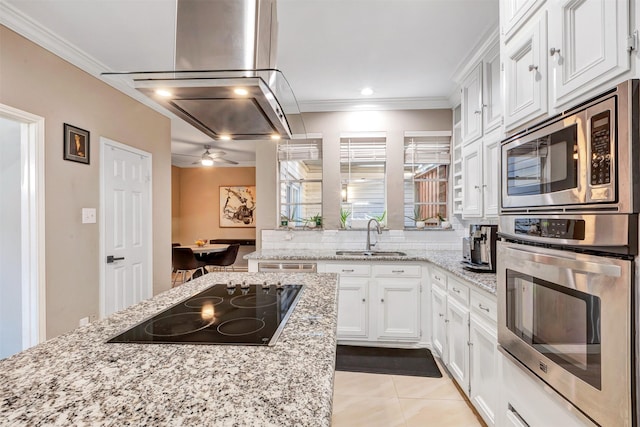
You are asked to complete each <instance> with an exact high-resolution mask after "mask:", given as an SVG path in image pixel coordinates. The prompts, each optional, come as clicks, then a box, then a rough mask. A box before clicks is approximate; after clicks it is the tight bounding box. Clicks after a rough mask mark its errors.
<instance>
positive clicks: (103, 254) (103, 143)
mask: <svg viewBox="0 0 640 427" xmlns="http://www.w3.org/2000/svg"><path fill="white" fill-rule="evenodd" d="M109 147H113V148H118V149H120V150H125V151H129V152H131V153H135V154H138V155H140V156H143V157H145V158H146V159H147V161H148V162H149V181H148V183H149V188H148V191H149V209H147V217H146V218H143V219H142V222H143V223H144V224H146V226H147V230H146V231H147V233H146V235H147V238H146V242H145V244H146V245H147V260H148V263H147V284H146V287H147V290H150V291H151V292H150V295H153V234H152V231H153V173H152V166H153V156H152V154H151V153H149V152H147V151H143V150H140V149H138V148H134V147H131V146H129V145H126V144H123V143H121V142H117V141H114V140H112V139H109V138H105V137H103V136H101V137H100V214H99V218H100V220H99V226H100V258H99V259H100V318H101V319H102V318H104V313H105V312H106V309H105V303H106V298H105V293H106V271H107V269H106V266H107V263H106V259H107V248H106V247H105V246H106V238H105V236H106V232H107V230H106V221H105V204H106V200H105V195H106V194H105V172H106V167H105V166H106V165H105V164H104V159H105V151H106V150H107V148H109Z"/></svg>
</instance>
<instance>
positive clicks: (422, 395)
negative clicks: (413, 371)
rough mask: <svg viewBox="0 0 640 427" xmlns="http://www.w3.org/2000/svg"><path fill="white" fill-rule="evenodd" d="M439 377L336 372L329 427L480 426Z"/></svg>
mask: <svg viewBox="0 0 640 427" xmlns="http://www.w3.org/2000/svg"><path fill="white" fill-rule="evenodd" d="M440 371H441V372H442V373H443V376H442V378H426V377H409V376H401V375H378V374H361V373H356V372H342V371H336V373H335V381H334V389H333V417H332V426H333V427H358V426H367V427H376V426H379V427H396V426H398V427H418V426H419V427H427V426H429V427H430V426H433V427H436V426H437V427H480V426H483V425H484V424H483V423H482V422H481V421H479V420H478V418H477V417H476V415H475V414H474V412H473V411H472V410H471V408H470V407H469V405H468V403H467V402H466V401H465V400H464V398H463V397H462V395H461V394H460V392H458V389H457V388H456V387H455V385H454V384H453V380H451V379H450V378H449V376H448V375H447V373H446V371H444V370H443V369H442V367H440Z"/></svg>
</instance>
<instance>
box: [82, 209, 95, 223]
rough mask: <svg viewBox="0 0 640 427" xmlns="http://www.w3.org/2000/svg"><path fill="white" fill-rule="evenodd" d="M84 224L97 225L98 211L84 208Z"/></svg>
mask: <svg viewBox="0 0 640 427" xmlns="http://www.w3.org/2000/svg"><path fill="white" fill-rule="evenodd" d="M82 223H83V224H95V223H96V209H95V208H82Z"/></svg>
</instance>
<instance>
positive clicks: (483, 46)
mask: <svg viewBox="0 0 640 427" xmlns="http://www.w3.org/2000/svg"><path fill="white" fill-rule="evenodd" d="M499 30H500V28H499V27H498V25H496V26H495V27H492V28H490V29H489V30H488V31H487V32H486V33H485V34H484V36H482V37H481V38H480V39H479V41H478V43H476V45H475V46H473V48H472V49H471V50H470V51H469V54H468V55H467V56H466V57H465V58H464V59H463V60H462V61H460V64H458V66H457V67H456V70H455V71H454V73H453V76H452V77H451V80H453V81H454V82H456V83H458V84H459V83H460V82H461V81H462V80H463V79H464V77H465V76H466V75H467V74H468V73H469V71H471V69H472V68H473V67H475V66H476V65H478V63H479V62H480V61H481V60H482V57H483V56H485V55H486V54H487V52H488V50H489V48H490V47H491V46H493V45H494V44H497V43H499V42H500V31H499ZM456 90H457V89H456Z"/></svg>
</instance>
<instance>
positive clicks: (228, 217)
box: [220, 185, 256, 228]
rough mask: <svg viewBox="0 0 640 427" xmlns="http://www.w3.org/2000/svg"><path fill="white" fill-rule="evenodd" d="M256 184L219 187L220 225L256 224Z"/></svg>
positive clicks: (244, 225)
mask: <svg viewBox="0 0 640 427" xmlns="http://www.w3.org/2000/svg"><path fill="white" fill-rule="evenodd" d="M255 215H256V186H255V185H250V186H222V187H220V227H253V228H255V226H256V216H255Z"/></svg>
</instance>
